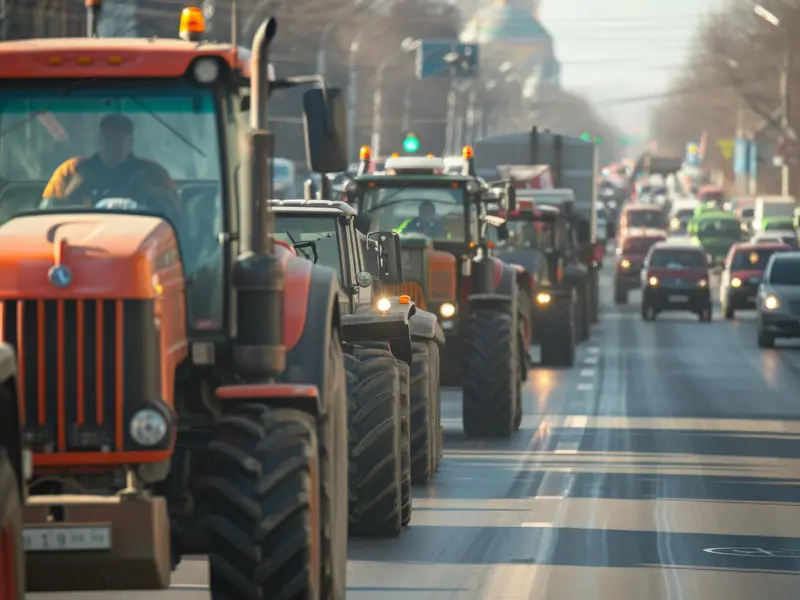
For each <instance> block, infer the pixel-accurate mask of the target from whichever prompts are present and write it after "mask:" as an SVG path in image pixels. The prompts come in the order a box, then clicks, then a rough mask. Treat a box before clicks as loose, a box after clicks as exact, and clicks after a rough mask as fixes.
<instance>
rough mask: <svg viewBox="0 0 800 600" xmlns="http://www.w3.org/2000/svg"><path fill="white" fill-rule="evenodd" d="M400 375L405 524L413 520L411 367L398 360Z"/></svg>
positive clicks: (402, 511)
mask: <svg viewBox="0 0 800 600" xmlns="http://www.w3.org/2000/svg"><path fill="white" fill-rule="evenodd" d="M397 369H398V372H399V375H400V478H401V481H400V512H401V514H402V523H403V526H406V525H408V524H409V523H410V522H411V404H410V402H411V398H410V390H409V380H410V379H411V375H410V368H409V366H408V364H407V363H405V362H403V361H402V360H398V361H397Z"/></svg>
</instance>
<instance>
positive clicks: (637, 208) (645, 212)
mask: <svg viewBox="0 0 800 600" xmlns="http://www.w3.org/2000/svg"><path fill="white" fill-rule="evenodd" d="M645 228H646V229H663V230H664V231H665V232H666V229H667V219H666V215H665V214H664V209H663V208H662V207H661V206H658V205H656V204H638V203H637V204H628V205H626V206H625V208H623V209H622V214H621V215H620V217H619V229H618V230H617V241H618V242H620V241H622V240H623V239H624V238H625V236H627V235H628V233H629V232H630V231H631V230H633V229H645Z"/></svg>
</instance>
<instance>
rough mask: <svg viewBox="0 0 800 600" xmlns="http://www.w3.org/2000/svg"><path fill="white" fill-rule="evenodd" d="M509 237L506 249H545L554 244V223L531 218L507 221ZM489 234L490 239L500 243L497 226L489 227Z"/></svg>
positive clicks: (505, 245)
mask: <svg viewBox="0 0 800 600" xmlns="http://www.w3.org/2000/svg"><path fill="white" fill-rule="evenodd" d="M506 226H507V227H508V239H507V240H506V241H505V244H504V248H505V249H506V250H511V249H514V250H528V249H535V250H541V251H544V250H545V249H546V248H548V247H550V245H551V244H552V230H553V229H552V227H553V225H552V223H549V222H547V221H531V220H530V219H515V220H510V221H507V222H506ZM487 236H488V238H489V240H490V241H492V242H494V243H496V244H497V243H499V242H500V240H499V239H498V237H497V228H496V227H489V228H488V230H487Z"/></svg>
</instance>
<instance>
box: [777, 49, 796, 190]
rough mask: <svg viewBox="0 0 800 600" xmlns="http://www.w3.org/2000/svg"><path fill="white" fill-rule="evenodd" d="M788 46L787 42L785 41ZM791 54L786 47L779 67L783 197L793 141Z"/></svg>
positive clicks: (787, 185) (788, 186) (788, 188)
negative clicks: (791, 132)
mask: <svg viewBox="0 0 800 600" xmlns="http://www.w3.org/2000/svg"><path fill="white" fill-rule="evenodd" d="M787 44H788V40H787ZM791 57H792V53H791V50H790V48H789V47H788V46H787V48H786V50H785V52H784V54H783V64H782V65H781V89H780V93H781V135H782V136H783V142H784V152H783V154H784V156H783V163H782V164H781V194H782V195H784V196H789V195H791V186H790V181H789V157H790V155H791V154H792V152H790V151H789V150H790V147H789V146H790V144H793V141H790V138H791V137H792V136H790V131H791V125H790V123H789V115H790V110H791V91H790V85H789V74H790V72H791V66H792V58H791Z"/></svg>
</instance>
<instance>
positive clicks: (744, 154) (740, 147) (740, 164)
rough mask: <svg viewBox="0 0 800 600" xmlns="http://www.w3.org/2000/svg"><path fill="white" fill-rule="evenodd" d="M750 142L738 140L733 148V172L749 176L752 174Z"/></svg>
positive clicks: (742, 139)
mask: <svg viewBox="0 0 800 600" xmlns="http://www.w3.org/2000/svg"><path fill="white" fill-rule="evenodd" d="M749 163H750V140H746V139H744V138H737V139H736V145H735V146H734V147H733V172H734V173H735V174H736V175H747V174H748V173H749V172H750V164H749Z"/></svg>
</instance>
